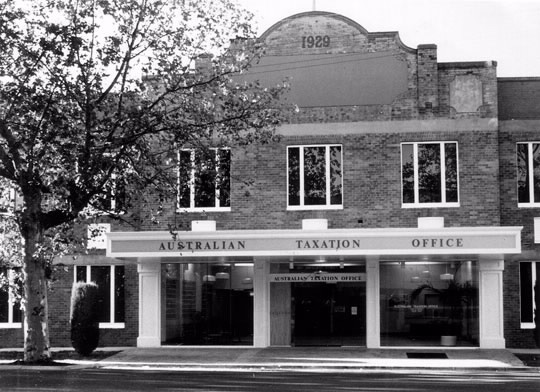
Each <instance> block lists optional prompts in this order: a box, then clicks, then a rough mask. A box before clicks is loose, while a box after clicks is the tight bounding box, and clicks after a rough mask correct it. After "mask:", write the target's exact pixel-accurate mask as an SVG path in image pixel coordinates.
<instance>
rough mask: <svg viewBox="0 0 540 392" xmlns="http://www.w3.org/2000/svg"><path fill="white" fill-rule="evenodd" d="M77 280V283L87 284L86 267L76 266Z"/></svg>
mask: <svg viewBox="0 0 540 392" xmlns="http://www.w3.org/2000/svg"><path fill="white" fill-rule="evenodd" d="M75 271H76V279H77V282H86V266H80V265H78V266H76V267H75Z"/></svg>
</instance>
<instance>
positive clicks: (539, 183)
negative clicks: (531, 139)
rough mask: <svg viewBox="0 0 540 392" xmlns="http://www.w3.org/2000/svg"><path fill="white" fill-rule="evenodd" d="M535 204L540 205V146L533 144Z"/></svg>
mask: <svg viewBox="0 0 540 392" xmlns="http://www.w3.org/2000/svg"><path fill="white" fill-rule="evenodd" d="M532 150H533V152H532V154H533V172H534V181H533V182H534V202H535V203H540V144H538V143H533V145H532Z"/></svg>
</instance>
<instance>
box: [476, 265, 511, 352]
mask: <svg viewBox="0 0 540 392" xmlns="http://www.w3.org/2000/svg"><path fill="white" fill-rule="evenodd" d="M503 270H504V260H480V261H479V282H478V284H479V294H480V348H505V346H506V343H505V340H504V317H503V316H504V315H503Z"/></svg>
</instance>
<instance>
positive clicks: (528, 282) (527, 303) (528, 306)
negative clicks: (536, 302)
mask: <svg viewBox="0 0 540 392" xmlns="http://www.w3.org/2000/svg"><path fill="white" fill-rule="evenodd" d="M532 287H533V285H532V263H530V262H522V263H519V290H520V298H521V322H522V323H532V322H533V290H532Z"/></svg>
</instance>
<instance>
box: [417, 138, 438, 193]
mask: <svg viewBox="0 0 540 392" xmlns="http://www.w3.org/2000/svg"><path fill="white" fill-rule="evenodd" d="M418 187H419V196H420V200H419V202H420V203H440V202H441V201H442V195H441V145H440V144H438V143H437V144H419V145H418Z"/></svg>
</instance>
